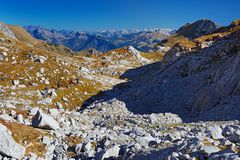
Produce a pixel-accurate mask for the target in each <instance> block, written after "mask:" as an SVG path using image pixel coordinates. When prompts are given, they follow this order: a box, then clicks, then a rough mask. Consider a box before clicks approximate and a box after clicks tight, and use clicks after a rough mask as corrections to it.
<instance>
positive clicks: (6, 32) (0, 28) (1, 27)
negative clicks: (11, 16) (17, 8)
mask: <svg viewBox="0 0 240 160" xmlns="http://www.w3.org/2000/svg"><path fill="white" fill-rule="evenodd" d="M0 32H2V33H3V34H4V35H5V36H8V37H11V38H13V39H16V37H15V35H14V34H13V32H12V31H11V30H10V29H9V28H8V27H7V26H6V25H5V24H3V23H0Z"/></svg>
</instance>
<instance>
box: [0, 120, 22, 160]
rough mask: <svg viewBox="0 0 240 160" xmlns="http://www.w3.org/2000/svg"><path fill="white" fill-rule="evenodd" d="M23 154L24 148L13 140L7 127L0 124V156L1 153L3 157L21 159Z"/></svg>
mask: <svg viewBox="0 0 240 160" xmlns="http://www.w3.org/2000/svg"><path fill="white" fill-rule="evenodd" d="M24 154H25V148H24V147H23V146H22V145H20V144H17V143H16V142H15V140H14V139H13V138H12V135H11V132H10V131H9V130H8V129H7V127H5V126H4V125H2V124H0V157H1V155H2V156H4V157H5V156H7V157H11V158H16V159H22V158H23V156H24Z"/></svg>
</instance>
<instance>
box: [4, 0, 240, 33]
mask: <svg viewBox="0 0 240 160" xmlns="http://www.w3.org/2000/svg"><path fill="white" fill-rule="evenodd" d="M0 2H1V3H0V4H1V5H0V21H2V22H5V23H8V24H16V25H21V26H24V25H30V24H31V25H40V26H43V27H47V28H54V29H73V30H79V31H81V30H103V29H123V28H126V29H142V28H155V27H157V28H172V29H177V28H178V27H180V26H181V25H183V24H185V23H187V22H193V21H196V20H198V19H201V18H208V19H211V20H214V21H216V22H217V23H219V24H221V25H227V24H229V23H230V22H231V21H232V20H234V19H240V12H239V7H240V0H0Z"/></svg>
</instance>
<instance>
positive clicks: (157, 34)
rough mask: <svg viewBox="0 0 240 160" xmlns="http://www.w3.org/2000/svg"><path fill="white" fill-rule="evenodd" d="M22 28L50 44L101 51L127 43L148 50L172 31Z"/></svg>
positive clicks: (126, 44) (75, 49)
mask: <svg viewBox="0 0 240 160" xmlns="http://www.w3.org/2000/svg"><path fill="white" fill-rule="evenodd" d="M24 28H25V29H26V30H27V31H28V32H29V33H30V34H31V35H32V36H33V37H35V38H37V39H41V40H44V41H46V42H49V43H52V44H61V45H64V46H66V47H68V48H71V49H72V50H74V51H82V50H86V49H91V48H94V49H96V50H99V51H101V52H106V51H109V50H112V49H116V48H121V47H125V46H129V45H130V46H134V47H135V48H137V49H139V50H141V51H148V50H150V49H152V48H154V46H155V44H157V43H158V42H160V41H161V40H162V39H164V38H166V37H168V36H169V35H171V34H172V33H173V32H174V31H171V30H169V29H149V30H122V31H121V30H120V31H114V30H113V31H101V32H75V31H67V30H62V31H57V30H54V29H52V30H49V29H45V28H42V27H39V26H25V27H24Z"/></svg>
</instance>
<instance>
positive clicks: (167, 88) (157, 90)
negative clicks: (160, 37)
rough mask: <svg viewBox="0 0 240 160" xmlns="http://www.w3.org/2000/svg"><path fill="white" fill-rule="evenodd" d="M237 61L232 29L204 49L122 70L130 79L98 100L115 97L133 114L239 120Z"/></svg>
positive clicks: (237, 40) (239, 37)
mask: <svg viewBox="0 0 240 160" xmlns="http://www.w3.org/2000/svg"><path fill="white" fill-rule="evenodd" d="M239 63H240V32H236V33H233V34H232V35H230V36H228V38H226V39H223V40H221V41H218V42H215V43H214V44H213V45H212V46H211V47H209V48H205V49H203V50H200V51H192V52H189V51H188V52H186V51H182V52H180V51H179V52H176V51H174V52H171V51H170V52H169V53H167V54H166V56H165V58H164V60H163V62H159V63H156V64H151V65H147V66H143V67H142V68H140V69H135V70H130V71H128V72H126V73H125V74H124V75H123V77H124V78H129V79H130V82H128V83H126V84H121V85H119V86H116V87H115V88H114V89H113V90H111V91H107V92H105V93H104V94H103V95H104V96H103V97H104V98H103V99H110V98H109V97H111V95H113V96H116V95H118V97H117V98H118V99H120V100H122V101H124V102H125V103H126V106H127V107H128V109H129V110H130V111H132V112H133V113H137V114H145V113H161V112H171V113H175V114H178V115H180V116H181V117H182V118H183V119H185V120H186V119H189V118H190V117H192V118H199V119H200V120H227V119H228V120H229V119H239V111H238V110H239V109H238V106H239V104H240V97H239V96H238V95H239V89H240V85H239V81H240V78H239V77H240V72H239V71H240V68H239V66H240V64H239ZM135 77H138V78H135ZM106 97H108V98H106ZM226 113H227V114H226Z"/></svg>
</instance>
